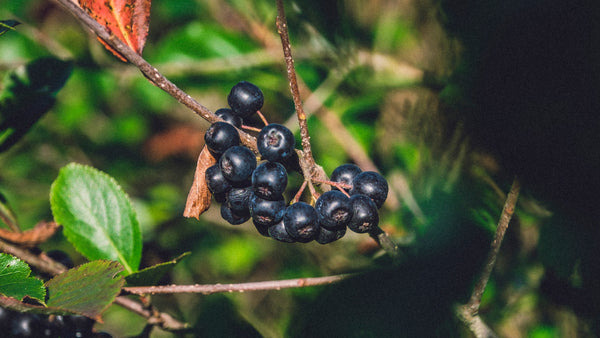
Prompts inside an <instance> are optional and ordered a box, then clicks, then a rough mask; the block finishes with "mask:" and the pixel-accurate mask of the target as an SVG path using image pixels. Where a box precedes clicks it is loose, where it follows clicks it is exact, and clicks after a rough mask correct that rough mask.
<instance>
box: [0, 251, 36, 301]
mask: <svg viewBox="0 0 600 338" xmlns="http://www.w3.org/2000/svg"><path fill="white" fill-rule="evenodd" d="M30 273H31V269H30V268H29V265H27V263H25V262H23V261H22V260H20V259H18V258H16V257H14V256H11V255H7V254H5V253H0V294H3V295H5V296H8V297H12V298H16V299H18V300H23V298H25V297H29V298H33V299H36V300H38V301H40V302H41V303H43V302H44V299H45V296H46V289H45V288H44V283H43V282H42V281H41V280H39V279H37V278H34V277H29V274H30Z"/></svg>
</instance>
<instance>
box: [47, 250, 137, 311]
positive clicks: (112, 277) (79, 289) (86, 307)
mask: <svg viewBox="0 0 600 338" xmlns="http://www.w3.org/2000/svg"><path fill="white" fill-rule="evenodd" d="M122 270H123V267H122V266H121V265H120V264H119V263H117V262H112V261H93V262H89V263H86V264H83V265H80V266H78V267H76V268H73V269H70V270H68V271H66V272H64V273H61V274H60V275H58V276H56V277H54V278H52V279H51V280H49V281H48V282H46V287H47V288H48V302H47V305H48V306H49V307H51V308H54V309H60V310H64V311H68V312H71V313H77V314H81V315H84V316H86V317H90V318H94V319H99V317H100V315H101V314H102V312H103V311H104V310H106V308H108V307H109V306H110V304H112V302H113V301H114V300H115V298H116V297H117V295H118V294H119V293H120V292H121V288H122V287H123V285H124V284H125V280H124V279H123V276H121V275H120V274H119V273H120V272H121V271H122Z"/></svg>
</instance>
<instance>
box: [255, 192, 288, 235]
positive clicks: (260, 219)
mask: <svg viewBox="0 0 600 338" xmlns="http://www.w3.org/2000/svg"><path fill="white" fill-rule="evenodd" d="M249 208H250V215H251V216H252V221H253V222H254V225H256V226H257V227H258V226H261V227H263V228H264V227H269V226H271V225H273V224H275V223H279V222H280V221H281V220H282V219H283V213H284V212H285V201H284V200H283V198H282V199H279V200H275V201H270V200H266V199H264V198H260V197H258V196H256V195H252V197H250V206H249Z"/></svg>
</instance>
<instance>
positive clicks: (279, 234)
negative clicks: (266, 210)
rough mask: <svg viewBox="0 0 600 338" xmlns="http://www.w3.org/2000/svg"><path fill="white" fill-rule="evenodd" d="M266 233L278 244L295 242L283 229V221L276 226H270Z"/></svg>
mask: <svg viewBox="0 0 600 338" xmlns="http://www.w3.org/2000/svg"><path fill="white" fill-rule="evenodd" d="M267 232H268V233H269V236H270V237H271V238H273V239H276V240H278V241H280V242H286V243H294V242H295V241H296V240H295V239H294V238H293V237H292V236H290V234H289V233H288V231H287V230H286V229H285V225H284V223H283V220H282V221H281V222H279V223H277V224H274V225H271V226H270V227H269V229H268V230H267Z"/></svg>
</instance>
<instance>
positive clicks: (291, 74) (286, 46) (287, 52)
mask: <svg viewBox="0 0 600 338" xmlns="http://www.w3.org/2000/svg"><path fill="white" fill-rule="evenodd" d="M277 32H278V33H279V36H280V37H281V45H282V47H283V56H284V59H285V65H286V68H287V77H288V80H289V82H290V90H291V92H292V99H293V100H294V106H295V108H296V115H297V116H298V125H299V126H300V137H301V138H302V150H303V153H304V156H305V157H306V161H307V162H308V164H309V166H310V167H311V168H315V159H314V158H313V155H312V150H311V146H310V135H309V134H308V125H307V122H306V114H305V113H304V108H303V107H302V100H301V99H300V90H299V89H298V80H297V78H296V70H295V68H294V58H293V57H292V46H291V44H290V37H289V34H288V29H287V19H286V17H285V9H284V7H283V0H277ZM311 173H312V171H311ZM310 177H312V175H311V176H310Z"/></svg>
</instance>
